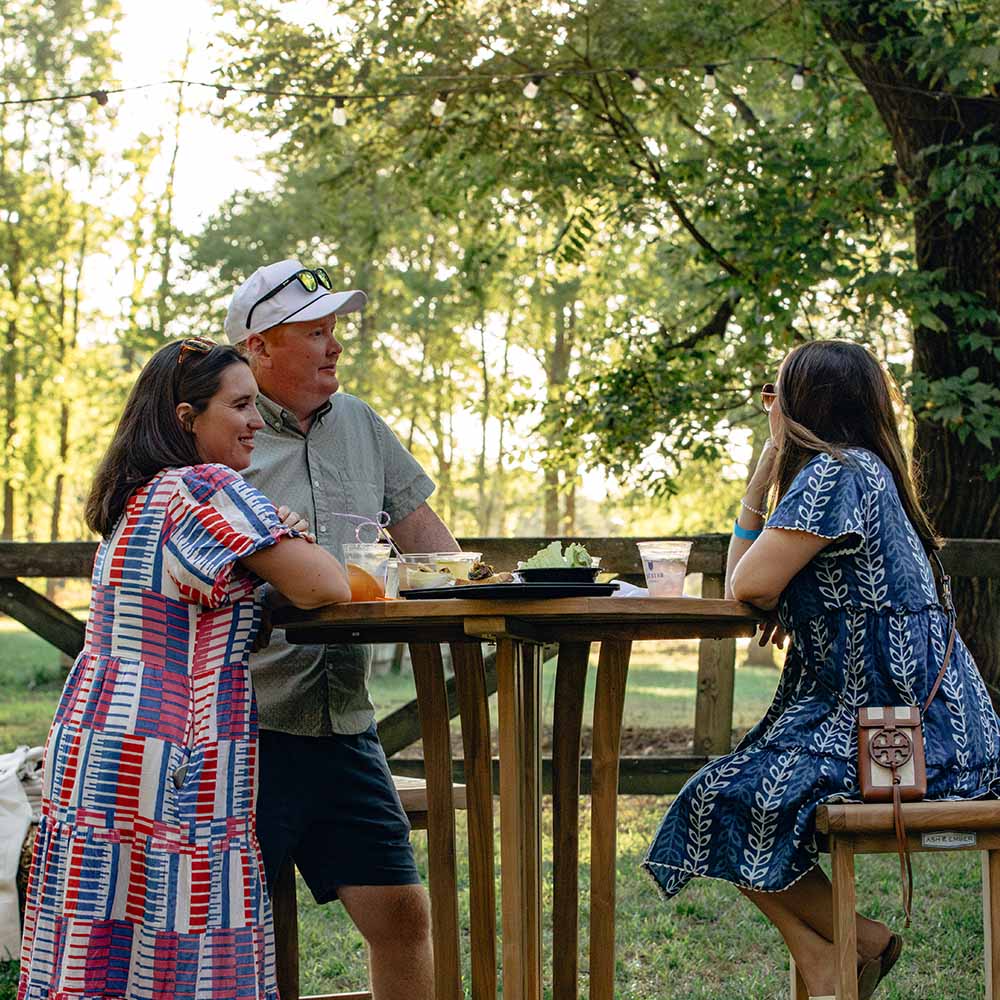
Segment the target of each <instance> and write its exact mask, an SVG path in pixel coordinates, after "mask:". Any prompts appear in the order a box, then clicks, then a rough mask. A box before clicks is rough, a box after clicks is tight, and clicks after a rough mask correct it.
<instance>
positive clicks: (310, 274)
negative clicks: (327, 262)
mask: <svg viewBox="0 0 1000 1000" xmlns="http://www.w3.org/2000/svg"><path fill="white" fill-rule="evenodd" d="M293 281H297V282H298V283H299V284H300V285H301V286H302V287H303V288H304V289H305V290H306V291H307V292H315V291H316V289H317V288H318V287H319V286H320V285H322V286H323V287H324V288H325V289H326V290H327V291H329V290H330V289H331V288H333V282H332V281H331V280H330V275H328V274H327V273H326V271H325V270H324V269H323V268H322V267H317V268H315V270H310V269H309V268H308V267H304V268H302V270H301V271H296V272H295V274H290V275H289V276H288V277H287V278H285V280H284V281H282V282H280V283H279V284H277V285H275V286H274V288H272V289H271V290H270V291H269V292H268V293H267V294H266V295H262V296H261V297H260V298H259V299H258V300H257V301H256V302H255V303H254V304H253V305H252V306H251V307H250V312H248V313H247V329H248V330H249V329H250V318H251V317H252V316H253V311H254V309H256V308H257V306H259V305H260V304H261V303H262V302H267V300H268V299H273V298H274V297H275V295H277V294H278V292H280V291H281V290H282V288H287V287H288V286H289V285H290V284H291V283H292V282H293Z"/></svg>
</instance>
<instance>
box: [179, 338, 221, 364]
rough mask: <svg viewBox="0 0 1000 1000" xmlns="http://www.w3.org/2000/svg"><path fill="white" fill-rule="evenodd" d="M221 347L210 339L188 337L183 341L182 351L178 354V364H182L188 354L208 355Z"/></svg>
mask: <svg viewBox="0 0 1000 1000" xmlns="http://www.w3.org/2000/svg"><path fill="white" fill-rule="evenodd" d="M218 346H219V345H218V344H217V343H216V342H215V341H214V340H209V339H208V337H188V338H187V340H182V341H181V349H180V351H178V353H177V364H181V363H182V362H183V361H184V359H185V358H186V357H187V356H188V354H189V353H190V354H208V352H209V351H211V350H212V349H213V348H215V347H218Z"/></svg>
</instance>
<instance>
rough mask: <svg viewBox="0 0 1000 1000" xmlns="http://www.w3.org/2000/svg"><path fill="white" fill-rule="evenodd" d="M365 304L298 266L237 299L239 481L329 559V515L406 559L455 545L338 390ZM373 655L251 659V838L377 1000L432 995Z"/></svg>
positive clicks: (421, 912)
mask: <svg viewBox="0 0 1000 1000" xmlns="http://www.w3.org/2000/svg"><path fill="white" fill-rule="evenodd" d="M367 301H368V299H367V296H366V295H365V293H364V292H360V291H344V292H334V291H333V290H332V282H331V280H330V277H329V275H328V274H327V273H326V271H325V270H323V269H322V268H315V269H310V268H306V267H303V266H302V265H301V264H300V263H299V262H298V261H296V260H284V261H280V262H279V263H276V264H269V265H267V266H266V267H261V268H258V270H256V271H255V272H254V273H253V274H252V275H251V276H250V277H249V278H248V279H247V280H246V281H245V282H244V283H243V284H242V285H240V287H239V288H238V289H237V290H236V293H235V294H234V295H233V298H232V301H231V302H230V304H229V312H228V314H227V315H226V324H225V330H226V336H227V337H228V338H229V341H230V343H232V344H235V345H237V346H239V347H240V349H241V350H242V351H243V352H244V353H245V354H246V356H247V358H248V359H249V361H250V364H251V367H252V369H253V373H254V375H255V377H256V379H257V384H258V386H259V388H260V396H259V397H258V399H257V407H258V409H259V410H260V413H261V416H262V417H263V419H264V422H265V424H266V426H265V427H264V428H263V429H262V430H260V431H258V433H257V437H256V442H255V450H254V457H253V464H252V465H251V467H250V468H249V469H248V470H246V472H245V473H244V475H245V476H246V477H247V479H249V480H250V481H251V482H252V483H253V484H254V485H255V486H256V487H257V488H258V489H259V490H261V492H263V493H264V494H266V495H267V496H269V497H271V498H275V497H280V498H281V503H283V504H287V505H289V506H291V507H292V509H294V510H297V511H301V512H303V513H304V514H305V515H306V516H309V515H310V514H311V516H312V521H311V523H312V525H313V531H314V533H315V536H316V540H317V542H318V544H320V545H322V546H323V547H324V548H326V549H328V550H329V551H330V552H332V553H333V554H334V555H335V556H337V557H338V558H339V557H341V555H342V552H341V546H342V545H343V544H344V543H345V542H348V541H354V540H355V534H354V532H355V526H356V523H357V522H356V521H352V520H351V519H350V518H347V517H338V516H337V515H343V514H348V515H354V516H355V517H368V518H371V519H375V517H376V516H377V515H378V513H379V511H386V512H387V513H388V515H389V518H390V526H389V530H390V531H391V533H392V536H393V539H394V541H395V542H396V544H397V545H398V546H399V548H400V549H402V550H404V551H407V550H409V551H417V550H421V551H446V550H451V549H457V548H458V546H457V544H456V542H455V539H454V538H453V537H452V535H451V532H450V531H449V530H448V529H447V528H446V527H445V525H444V524H443V523H442V522H441V520H440V518H439V517H438V516H437V515H436V514H435V513H434V511H433V510H431V508H430V507H429V506H428V504H427V498H428V497H429V496H430V495H431V493H432V492H433V490H434V484H433V483H432V482H431V480H430V479H429V478H428V477H427V476H426V475H425V473H424V471H423V470H422V469H421V468H420V466H419V465H418V463H417V461H416V459H414V458H413V456H412V455H410V453H409V452H408V451H407V450H406V449H405V448H404V447H403V446H402V444H400V442H399V441H398V440H397V438H396V436H395V435H394V434H393V433H392V431H391V430H390V429H389V427H388V426H387V425H386V424H385V422H384V421H383V420H382V419H381V418H380V417H379V416H378V415H377V414H376V413H375V412H374V411H373V410H372V409H371V407H369V406H368V405H367V404H366V403H363V402H362V401H361V400H360V399H357V398H356V397H354V396H349V395H347V394H345V393H339V392H337V390H338V388H339V387H340V383H339V381H338V380H337V362H338V360H339V358H340V354H341V352H342V351H343V347H342V345H341V344H340V343H339V342H338V341H337V339H336V337H335V336H334V327H335V326H336V322H337V317H338V316H343V315H344V314H345V313H351V312H357V311H358V310H360V309H362V308H363V307H364V305H365V303H366V302H367ZM370 656H371V653H370V647H366V646H346V645H337V646H292V645H290V644H288V643H287V642H286V641H285V638H284V633H283V632H281V631H278V630H276V631H275V633H274V635H273V636H272V639H271V644H270V645H269V646H268V648H267V649H266V650H264V651H263V652H261V653H259V654H257V655H256V656H254V657H253V658H252V659H251V669H252V674H253V681H254V689H255V691H256V694H257V702H258V710H259V713H260V729H261V734H260V736H261V738H260V789H259V793H258V798H257V834H258V838H259V840H260V845H261V851H262V853H263V855H264V867H265V870H266V873H267V880H268V883H269V884H270V885H273V884H274V879H275V877H276V875H277V873H278V870H279V869H280V868H281V865H282V864H283V863H284V861H285V860H286V858H288V857H291V858H293V859H294V861H295V864H296V867H297V868H298V869H299V872H300V873H301V875H302V877H303V878H304V879H305V881H306V883H307V885H308V886H309V888H310V890H311V891H312V893H313V895H314V896H315V898H316V901H317V902H319V903H324V902H327V901H329V900H333V899H337V898H339V899H340V901H341V902H342V903H343V904H344V907H345V908H346V910H347V912H348V914H349V915H350V917H351V919H352V920H353V921H354V923H355V924H356V925H357V926H358V929H359V930H360V931H361V933H362V935H363V936H364V938H365V940H366V941H367V943H368V947H369V952H370V959H371V980H372V993H373V996H374V998H375V1000H396V998H400V1000H404V998H405V1000H424V998H427V1000H430V998H431V996H432V992H433V957H432V951H431V939H430V908H429V905H428V900H427V894H426V892H425V890H424V888H423V886H422V885H421V884H420V878H419V875H418V874H417V870H416V866H415V864H414V861H413V853H412V849H411V847H410V840H409V824H408V822H407V819H406V815H405V813H404V812H403V810H402V807H401V806H400V804H399V800H398V797H397V796H396V793H395V790H394V789H393V785H392V778H391V775H390V774H389V769H388V765H387V764H386V760H385V755H384V753H383V752H382V747H381V745H380V744H379V741H378V734H377V733H376V730H375V723H374V709H373V706H372V703H371V700H370V698H369V696H368V687H367V679H368V671H369V666H370Z"/></svg>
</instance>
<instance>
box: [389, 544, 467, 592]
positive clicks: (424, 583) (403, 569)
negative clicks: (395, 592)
mask: <svg viewBox="0 0 1000 1000" xmlns="http://www.w3.org/2000/svg"><path fill="white" fill-rule="evenodd" d="M454 583H455V576H454V574H453V573H452V572H451V570H450V569H448V568H447V567H446V566H442V565H441V564H440V563H439V561H438V553H436V552H404V553H403V554H402V555H401V556H400V557H399V589H400V590H401V591H402V590H427V589H429V588H431V587H448V586H451V585H453V584H454Z"/></svg>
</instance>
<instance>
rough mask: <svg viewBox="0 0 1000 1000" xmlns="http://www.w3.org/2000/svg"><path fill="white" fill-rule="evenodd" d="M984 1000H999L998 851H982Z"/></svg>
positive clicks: (999, 856) (999, 857)
mask: <svg viewBox="0 0 1000 1000" xmlns="http://www.w3.org/2000/svg"><path fill="white" fill-rule="evenodd" d="M983 951H984V952H985V957H986V1000H1000V851H983Z"/></svg>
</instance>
